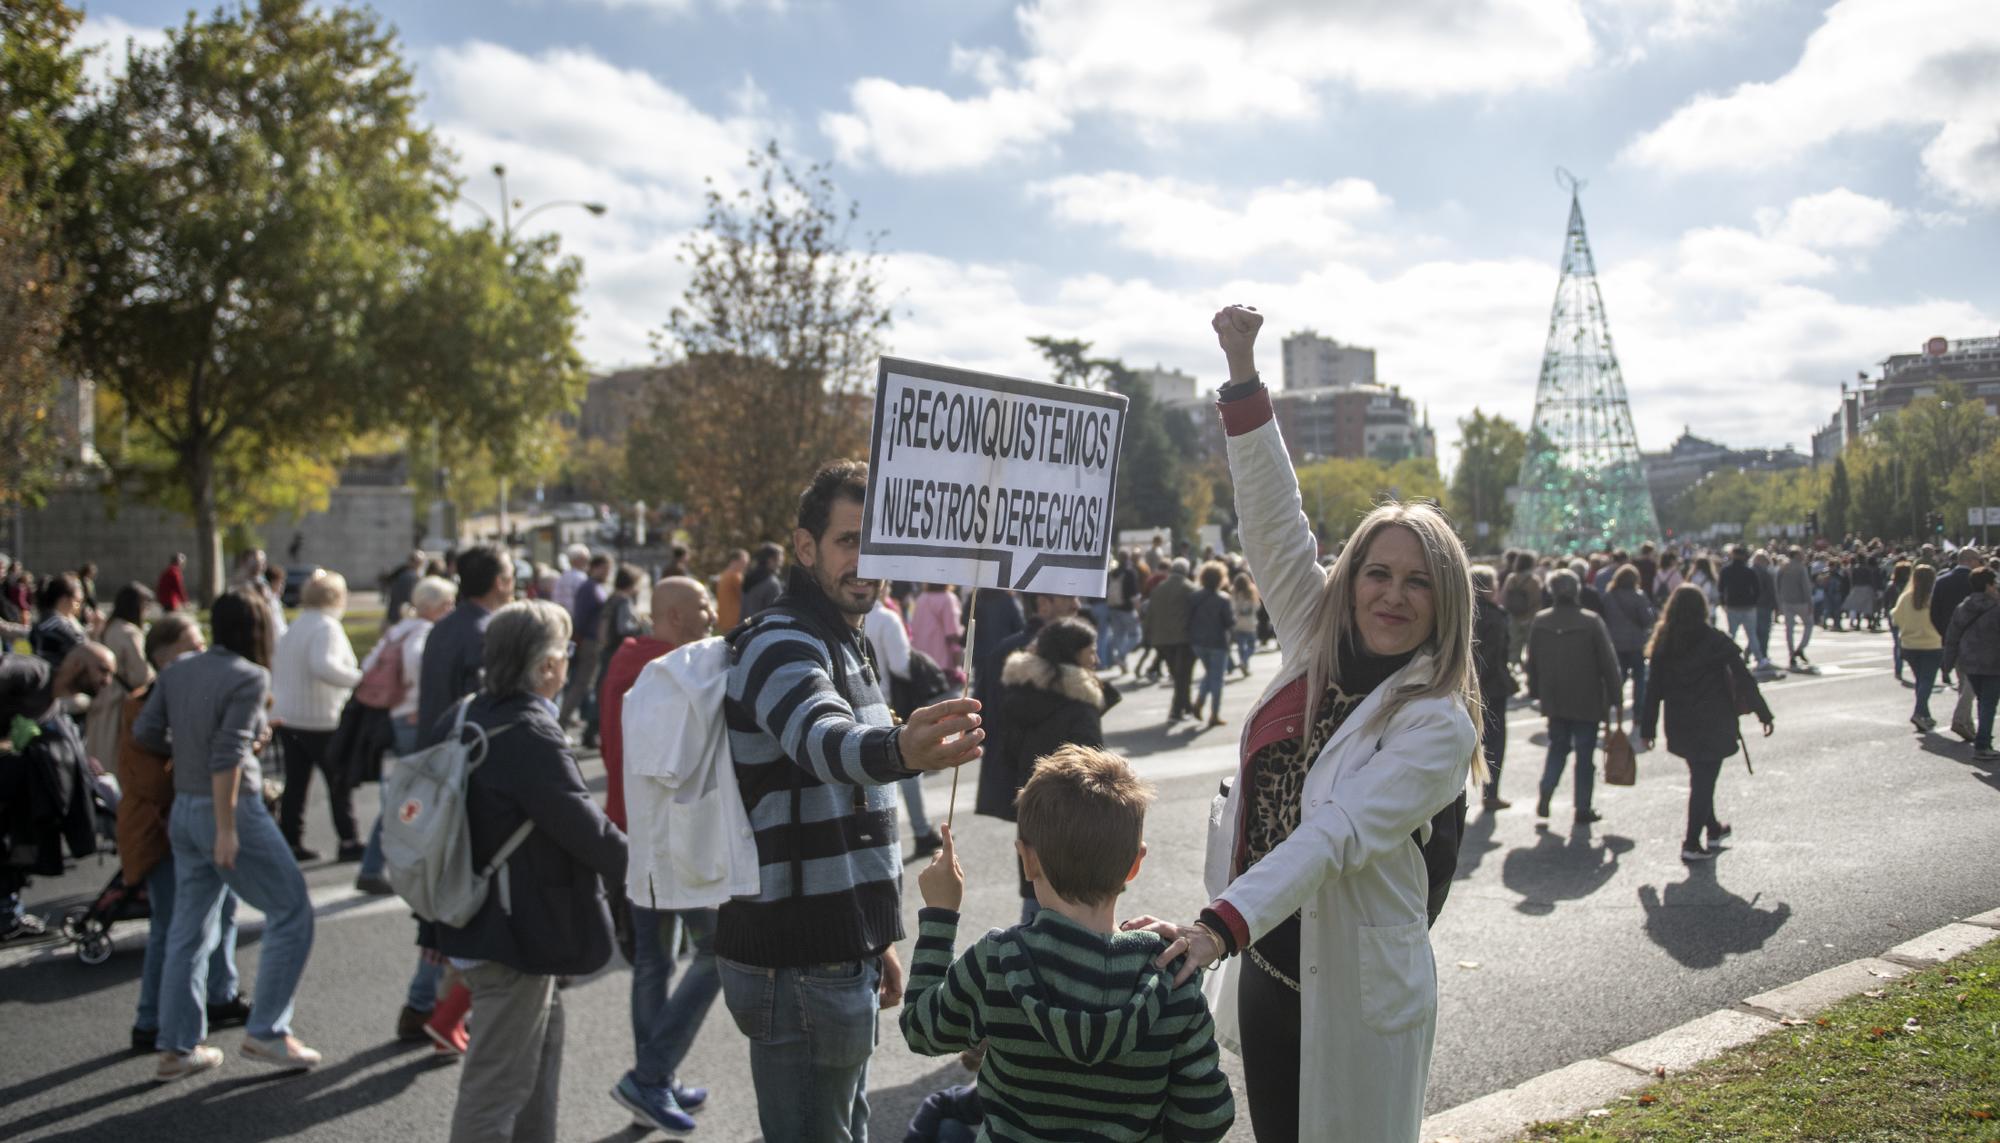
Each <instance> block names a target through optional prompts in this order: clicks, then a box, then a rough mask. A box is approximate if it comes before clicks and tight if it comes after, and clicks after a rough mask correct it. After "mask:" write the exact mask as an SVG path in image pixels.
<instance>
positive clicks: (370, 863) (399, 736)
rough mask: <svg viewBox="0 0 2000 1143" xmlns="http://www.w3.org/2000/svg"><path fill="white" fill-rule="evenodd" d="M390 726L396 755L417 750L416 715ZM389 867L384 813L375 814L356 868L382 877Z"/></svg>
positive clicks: (361, 874) (363, 874) (359, 872)
mask: <svg viewBox="0 0 2000 1143" xmlns="http://www.w3.org/2000/svg"><path fill="white" fill-rule="evenodd" d="M389 726H390V728H391V729H392V730H394V731H395V734H396V756H397V757H399V758H400V757H401V756H403V755H405V754H415V753H416V752H417V719H416V716H415V715H411V716H410V718H409V719H408V720H407V721H405V720H403V719H400V718H398V719H392V720H391V721H390V723H389ZM387 869H388V865H387V860H386V859H385V858H384V857H383V856H382V814H381V812H380V811H377V812H376V814H375V828H374V829H371V830H369V831H368V848H367V849H365V850H363V851H362V853H361V868H360V869H357V870H355V874H356V875H357V876H360V877H380V876H382V875H383V873H385V872H386V871H387Z"/></svg>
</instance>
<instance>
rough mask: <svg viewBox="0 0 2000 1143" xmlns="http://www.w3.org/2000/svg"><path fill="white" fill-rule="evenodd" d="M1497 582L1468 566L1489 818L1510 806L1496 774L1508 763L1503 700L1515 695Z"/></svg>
mask: <svg viewBox="0 0 2000 1143" xmlns="http://www.w3.org/2000/svg"><path fill="white" fill-rule="evenodd" d="M1499 590H1500V577H1499V576H1498V575H1497V574H1495V572H1494V571H1493V569H1492V568H1490V567H1487V566H1486V565H1485V564H1474V565H1473V566H1472V606H1473V618H1472V659H1473V673H1474V675H1475V676H1477V678H1478V680H1479V707H1480V710H1481V711H1482V712H1483V713H1484V716H1485V717H1484V718H1483V720H1482V726H1481V728H1480V733H1479V745H1480V746H1481V748H1482V749H1483V750H1484V751H1485V754H1486V784H1485V786H1484V788H1483V789H1482V790H1481V791H1480V804H1481V805H1483V806H1485V808H1486V811H1487V812H1488V813H1494V812H1497V811H1500V810H1504V809H1507V808H1509V807H1510V806H1512V805H1513V804H1514V803H1512V802H1510V801H1508V800H1507V799H1505V798H1503V797H1501V796H1500V768H1501V766H1502V765H1503V764H1505V762H1506V761H1507V700H1508V699H1509V698H1512V697H1513V696H1514V693H1515V692H1516V691H1518V690H1520V687H1521V685H1520V684H1519V683H1517V682H1515V681H1514V672H1513V671H1512V670H1511V669H1509V667H1508V664H1509V663H1511V662H1512V661H1513V658H1514V657H1513V655H1512V653H1511V649H1510V648H1509V646H1508V643H1507V627H1508V623H1507V609H1506V608H1504V607H1501V606H1500V605H1499V604H1498V603H1496V602H1494V600H1493V597H1494V596H1495V595H1497V594H1499Z"/></svg>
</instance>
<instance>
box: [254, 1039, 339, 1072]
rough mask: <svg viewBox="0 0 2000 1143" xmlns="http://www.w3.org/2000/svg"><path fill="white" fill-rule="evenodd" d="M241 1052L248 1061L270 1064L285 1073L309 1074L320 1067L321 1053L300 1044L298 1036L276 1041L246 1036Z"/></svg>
mask: <svg viewBox="0 0 2000 1143" xmlns="http://www.w3.org/2000/svg"><path fill="white" fill-rule="evenodd" d="M240 1050H241V1053H242V1056H243V1058H244V1059H246V1060H254V1061H256V1062H257V1063H260V1064H269V1065H270V1066H271V1067H274V1068H279V1069H281V1070H283V1071H288V1072H309V1071H311V1070H312V1069H314V1068H316V1067H318V1066H319V1053H318V1052H315V1051H313V1050H312V1049H311V1048H308V1047H306V1046H305V1045H304V1044H301V1043H299V1038H298V1037H297V1036H281V1037H279V1038H277V1039H275V1040H260V1039H258V1038H257V1037H255V1036H245V1037H243V1047H242V1048H241V1049H240Z"/></svg>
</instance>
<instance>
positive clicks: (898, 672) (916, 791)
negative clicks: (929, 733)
mask: <svg viewBox="0 0 2000 1143" xmlns="http://www.w3.org/2000/svg"><path fill="white" fill-rule="evenodd" d="M861 629H862V633H863V634H864V635H866V636H867V637H868V646H869V649H870V650H871V651H873V652H874V654H875V667H876V669H877V670H880V671H882V672H883V673H884V674H886V675H887V681H888V683H889V688H890V696H891V700H892V701H891V703H890V705H891V706H895V707H898V713H901V711H902V709H904V708H901V706H900V704H899V702H897V701H896V700H895V698H894V696H895V688H896V685H897V684H898V683H902V684H905V685H908V684H909V682H910V677H911V676H910V655H911V653H912V652H913V651H914V650H915V648H914V647H912V646H911V645H910V632H909V629H908V628H906V627H904V626H903V617H902V616H901V615H898V614H897V613H896V612H895V610H894V609H893V608H891V607H890V606H889V600H888V598H887V593H886V592H885V593H883V598H880V599H877V600H876V601H875V606H874V607H871V608H869V609H868V617H867V618H866V619H865V620H863V621H862V626H861ZM933 666H935V663H933ZM940 670H942V668H940ZM933 697H936V696H934V695H932V696H926V698H933ZM912 709H913V708H912ZM896 787H897V789H899V790H901V791H902V794H903V812H904V813H906V814H908V815H909V818H910V838H911V840H912V841H913V842H914V843H915V845H916V856H917V857H919V858H921V857H927V856H929V855H930V854H933V853H936V852H937V851H938V850H939V849H941V848H943V846H944V839H943V838H941V837H939V836H938V832H937V830H935V829H933V828H931V818H930V813H929V812H928V811H926V810H925V809H924V783H923V776H922V775H921V774H918V775H912V776H910V777H908V778H905V779H903V780H902V781H900V782H898V783H896Z"/></svg>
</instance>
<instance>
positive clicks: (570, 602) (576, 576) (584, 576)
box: [549, 544, 590, 617]
mask: <svg viewBox="0 0 2000 1143" xmlns="http://www.w3.org/2000/svg"><path fill="white" fill-rule="evenodd" d="M563 562H564V563H565V564H567V565H568V566H567V567H565V568H564V569H563V573H562V574H561V575H559V576H557V577H556V586H555V590H554V591H552V592H551V593H550V594H549V598H550V599H551V600H554V601H555V604H556V606H558V607H560V608H562V609H563V610H564V611H567V612H569V613H570V615H571V616H572V617H574V616H575V615H576V593H577V589H578V588H581V587H582V586H583V585H584V583H585V581H587V580H589V579H590V549H589V548H587V547H585V546H584V545H582V544H571V545H570V546H569V547H567V548H564V549H563Z"/></svg>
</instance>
